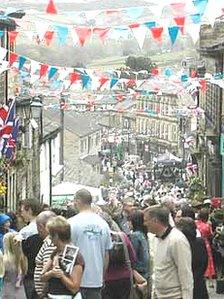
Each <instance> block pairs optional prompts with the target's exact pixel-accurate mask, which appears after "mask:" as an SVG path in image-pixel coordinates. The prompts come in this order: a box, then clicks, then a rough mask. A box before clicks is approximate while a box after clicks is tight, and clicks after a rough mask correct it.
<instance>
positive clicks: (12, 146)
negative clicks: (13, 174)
mask: <svg viewBox="0 0 224 299" xmlns="http://www.w3.org/2000/svg"><path fill="white" fill-rule="evenodd" d="M18 134H19V118H18V117H17V118H16V119H15V120H14V121H13V129H12V133H11V134H10V137H9V138H8V139H7V142H5V146H4V148H3V149H2V152H3V155H4V156H5V157H6V158H7V159H14V158H15V150H16V142H17V137H18Z"/></svg>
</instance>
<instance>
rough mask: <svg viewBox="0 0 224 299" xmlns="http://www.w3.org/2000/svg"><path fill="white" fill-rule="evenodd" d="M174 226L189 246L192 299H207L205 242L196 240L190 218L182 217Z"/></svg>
mask: <svg viewBox="0 0 224 299" xmlns="http://www.w3.org/2000/svg"><path fill="white" fill-rule="evenodd" d="M176 226H177V228H178V229H179V230H181V231H182V233H183V234H184V235H185V236H186V238H187V239H188V241H189V243H190V246H191V252H192V272H193V277H194V293H193V299H202V298H203V299H208V298H209V297H208V291H207V288H206V283H205V278H204V273H205V271H206V268H207V264H208V255H207V251H206V247H205V242H204V240H203V239H202V238H196V224H195V222H194V220H193V219H192V218H190V217H183V218H181V219H180V220H179V221H178V222H177V224H176Z"/></svg>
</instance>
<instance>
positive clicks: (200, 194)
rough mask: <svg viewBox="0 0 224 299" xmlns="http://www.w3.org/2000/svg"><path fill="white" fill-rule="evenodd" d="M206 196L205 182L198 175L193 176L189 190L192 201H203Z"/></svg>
mask: <svg viewBox="0 0 224 299" xmlns="http://www.w3.org/2000/svg"><path fill="white" fill-rule="evenodd" d="M204 196H205V188H204V186H203V182H202V180H201V178H200V177H198V176H191V177H190V180H189V192H188V197H189V199H190V200H191V203H192V204H193V203H203V199H204Z"/></svg>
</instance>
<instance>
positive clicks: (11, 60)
mask: <svg viewBox="0 0 224 299" xmlns="http://www.w3.org/2000/svg"><path fill="white" fill-rule="evenodd" d="M17 58H18V55H17V54H16V53H13V52H10V53H9V65H10V66H12V65H13V63H14V62H16V60H17Z"/></svg>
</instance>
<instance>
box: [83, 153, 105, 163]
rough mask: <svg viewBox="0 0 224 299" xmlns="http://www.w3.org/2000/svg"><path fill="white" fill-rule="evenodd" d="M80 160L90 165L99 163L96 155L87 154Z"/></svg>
mask: <svg viewBox="0 0 224 299" xmlns="http://www.w3.org/2000/svg"><path fill="white" fill-rule="evenodd" d="M82 160H83V161H84V162H86V163H88V164H90V165H96V164H100V163H101V160H100V158H99V156H98V155H88V156H86V157H85V158H83V159H82Z"/></svg>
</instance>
